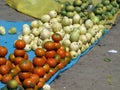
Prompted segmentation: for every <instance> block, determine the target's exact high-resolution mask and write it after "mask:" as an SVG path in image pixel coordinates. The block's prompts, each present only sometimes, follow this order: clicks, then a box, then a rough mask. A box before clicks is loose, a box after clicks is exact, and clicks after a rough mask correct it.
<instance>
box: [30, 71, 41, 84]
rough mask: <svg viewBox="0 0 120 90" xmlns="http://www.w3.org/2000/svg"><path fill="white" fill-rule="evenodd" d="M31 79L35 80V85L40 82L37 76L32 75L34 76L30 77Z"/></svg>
mask: <svg viewBox="0 0 120 90" xmlns="http://www.w3.org/2000/svg"><path fill="white" fill-rule="evenodd" d="M30 78H31V79H33V81H34V82H35V83H38V81H39V76H38V75H37V74H34V73H32V74H31V75H30Z"/></svg>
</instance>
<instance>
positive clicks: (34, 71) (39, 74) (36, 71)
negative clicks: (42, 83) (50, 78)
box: [33, 67, 45, 77]
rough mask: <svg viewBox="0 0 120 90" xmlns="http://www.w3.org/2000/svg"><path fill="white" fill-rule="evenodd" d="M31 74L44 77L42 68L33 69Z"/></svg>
mask: <svg viewBox="0 0 120 90" xmlns="http://www.w3.org/2000/svg"><path fill="white" fill-rule="evenodd" d="M33 73H34V74H37V75H38V76H39V77H43V76H44V75H45V70H44V69H43V67H35V68H34V70H33Z"/></svg>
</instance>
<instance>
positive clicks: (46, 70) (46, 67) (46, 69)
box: [43, 64, 50, 72]
mask: <svg viewBox="0 0 120 90" xmlns="http://www.w3.org/2000/svg"><path fill="white" fill-rule="evenodd" d="M43 69H44V70H45V72H49V70H50V66H49V65H48V64H45V65H44V66H43Z"/></svg>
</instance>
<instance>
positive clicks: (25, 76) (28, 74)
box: [18, 72, 31, 80]
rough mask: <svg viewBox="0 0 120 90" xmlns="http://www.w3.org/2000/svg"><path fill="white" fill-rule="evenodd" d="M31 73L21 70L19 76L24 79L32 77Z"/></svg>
mask: <svg viewBox="0 0 120 90" xmlns="http://www.w3.org/2000/svg"><path fill="white" fill-rule="evenodd" d="M30 75H31V73H30V72H20V73H19V75H18V76H19V78H20V79H21V80H24V79H26V78H30Z"/></svg>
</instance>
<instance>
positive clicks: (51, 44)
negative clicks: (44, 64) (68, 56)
mask: <svg viewBox="0 0 120 90" xmlns="http://www.w3.org/2000/svg"><path fill="white" fill-rule="evenodd" d="M54 47H55V43H54V42H52V41H47V42H45V43H44V48H45V49H46V50H54Z"/></svg>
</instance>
